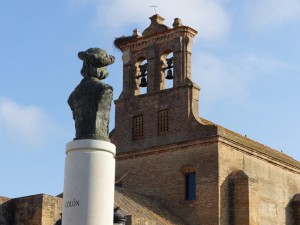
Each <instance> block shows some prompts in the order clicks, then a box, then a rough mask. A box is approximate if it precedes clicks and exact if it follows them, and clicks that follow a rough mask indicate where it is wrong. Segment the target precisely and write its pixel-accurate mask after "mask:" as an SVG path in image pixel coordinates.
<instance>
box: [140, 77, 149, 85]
mask: <svg viewBox="0 0 300 225" xmlns="http://www.w3.org/2000/svg"><path fill="white" fill-rule="evenodd" d="M140 87H147V80H146V77H142V78H141V83H140Z"/></svg>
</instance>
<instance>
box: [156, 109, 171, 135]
mask: <svg viewBox="0 0 300 225" xmlns="http://www.w3.org/2000/svg"><path fill="white" fill-rule="evenodd" d="M168 131H169V110H163V111H160V112H159V113H158V134H159V135H161V134H164V133H167V132H168Z"/></svg>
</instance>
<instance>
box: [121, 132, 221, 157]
mask: <svg viewBox="0 0 300 225" xmlns="http://www.w3.org/2000/svg"><path fill="white" fill-rule="evenodd" d="M217 143H218V138H217V136H210V137H205V138H201V139H196V140H189V141H182V142H178V143H174V144H168V145H162V146H158V147H151V148H146V149H140V150H136V151H129V152H121V153H117V155H116V159H117V160H124V159H130V158H137V157H143V156H147V155H154V154H160V153H165V152H174V151H184V150H185V149H186V148H188V147H191V146H203V145H210V144H217Z"/></svg>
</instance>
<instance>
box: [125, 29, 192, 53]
mask: <svg viewBox="0 0 300 225" xmlns="http://www.w3.org/2000/svg"><path fill="white" fill-rule="evenodd" d="M196 34H197V31H196V30H194V29H193V28H190V27H187V26H180V27H176V28H174V29H169V30H165V31H162V32H158V33H155V34H151V35H148V36H145V37H138V38H135V39H131V40H128V41H126V42H124V43H122V44H121V46H120V49H121V51H122V52H123V51H126V50H127V49H135V50H137V49H141V48H145V47H147V46H148V45H149V44H151V43H157V42H161V41H163V42H165V41H166V40H168V39H170V40H171V39H174V37H177V36H186V37H191V38H193V37H195V35H196Z"/></svg>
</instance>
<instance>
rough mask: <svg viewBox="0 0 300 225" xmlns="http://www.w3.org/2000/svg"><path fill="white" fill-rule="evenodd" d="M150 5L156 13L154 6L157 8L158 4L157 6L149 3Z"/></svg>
mask: <svg viewBox="0 0 300 225" xmlns="http://www.w3.org/2000/svg"><path fill="white" fill-rule="evenodd" d="M150 7H152V8H153V10H154V12H155V14H157V12H156V9H155V8H157V7H158V6H157V5H151V6H150Z"/></svg>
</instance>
